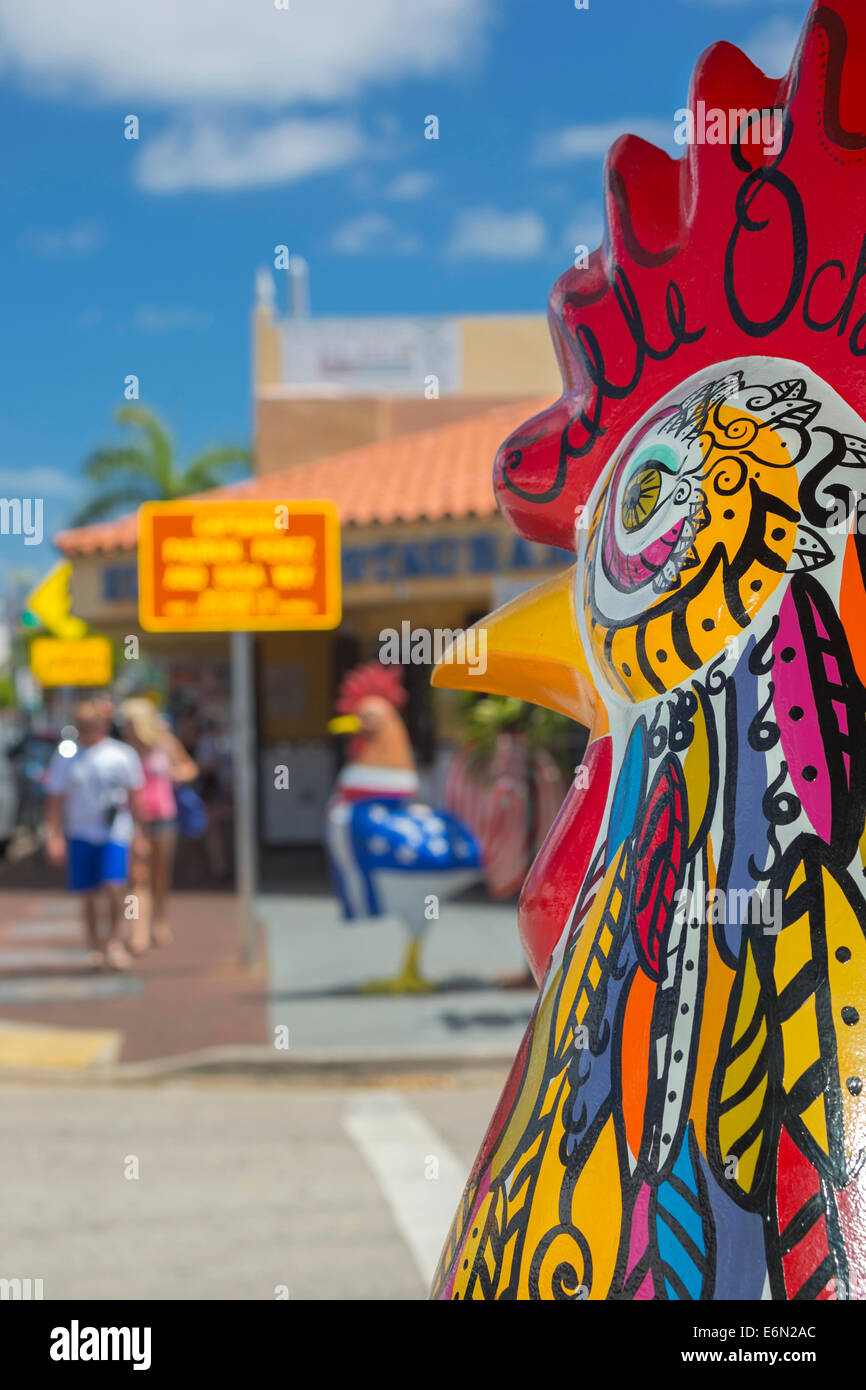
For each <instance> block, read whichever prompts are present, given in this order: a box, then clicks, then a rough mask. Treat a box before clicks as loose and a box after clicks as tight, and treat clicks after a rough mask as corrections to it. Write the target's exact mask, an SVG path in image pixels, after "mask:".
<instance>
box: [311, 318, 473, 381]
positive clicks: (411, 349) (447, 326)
mask: <svg viewBox="0 0 866 1390" xmlns="http://www.w3.org/2000/svg"><path fill="white" fill-rule="evenodd" d="M460 358H461V352H460V325H459V323H458V322H457V320H456V319H440V318H383V319H377V318H369V319H362V318H358V319H342V318H325V319H289V320H288V321H287V322H286V324H285V327H284V330H283V376H284V380H285V382H286V384H287V385H288V386H291V387H297V388H301V387H319V388H323V387H330V388H331V389H332V390H334V391H337V392H340V393H343V394H345V395H348V396H372V395H388V396H416V395H417V396H423V394H424V390H425V384H426V383H427V381H428V378H430V377H433V376H435V377H436V379H437V389H438V391H439V393H440V394H441V395H443V396H445V395H452V394H453V393H454V392H456V391H458V390H459V389H460V381H461V375H462V364H461V360H460Z"/></svg>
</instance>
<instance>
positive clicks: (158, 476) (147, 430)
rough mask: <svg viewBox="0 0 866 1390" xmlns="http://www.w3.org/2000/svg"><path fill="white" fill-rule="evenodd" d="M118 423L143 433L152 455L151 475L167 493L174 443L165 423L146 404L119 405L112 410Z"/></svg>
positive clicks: (173, 468) (172, 471) (172, 470)
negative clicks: (130, 426)
mask: <svg viewBox="0 0 866 1390" xmlns="http://www.w3.org/2000/svg"><path fill="white" fill-rule="evenodd" d="M114 418H115V420H116V421H117V423H118V424H119V425H132V426H133V427H135V428H136V429H139V430H141V431H142V433H143V434H144V436H145V438H146V439H147V442H148V444H149V446H150V453H151V456H152V471H151V476H152V477H153V478H154V479H155V481H157V482H158V483H160V485H161V486H162V487H163V488H164V489H165V491H166V493H168V491H169V488H170V486H171V481H172V478H173V476H174V471H175V466H174V445H173V444H172V440H171V435H170V434H169V432H168V430H167V429H166V427H165V425H164V424H163V423H162V421H161V420H160V419H159V417H158V416H157V415H155V414H154V412H153V411H152V410H149V409H148V407H147V406H146V405H121V406H118V408H117V410H116V411H115V412H114Z"/></svg>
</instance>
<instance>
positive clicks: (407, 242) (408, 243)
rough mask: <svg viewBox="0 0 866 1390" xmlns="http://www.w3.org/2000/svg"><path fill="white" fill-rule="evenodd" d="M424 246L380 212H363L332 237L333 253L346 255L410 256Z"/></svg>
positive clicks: (339, 228) (345, 223)
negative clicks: (405, 233)
mask: <svg viewBox="0 0 866 1390" xmlns="http://www.w3.org/2000/svg"><path fill="white" fill-rule="evenodd" d="M420 245H421V243H420V242H419V240H418V238H417V237H412V236H406V235H404V234H403V233H402V232H401V231H400V230H399V228H398V227H397V225H396V223H395V222H394V221H392V219H391V218H390V217H386V216H385V214H384V213H381V212H368V213H363V214H362V215H361V216H360V217H353V218H352V219H351V220H350V221H348V222H344V223H343V225H342V227H338V228H337V230H336V231H335V232H334V235H333V236H332V237H331V249H332V251H337V252H339V254H340V255H343V256H363V255H366V254H367V253H368V252H369V253H371V254H373V255H376V254H377V253H378V254H379V255H388V256H393V255H409V254H410V253H411V252H412V251H417V250H419V248H420Z"/></svg>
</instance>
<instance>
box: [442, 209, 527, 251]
mask: <svg viewBox="0 0 866 1390" xmlns="http://www.w3.org/2000/svg"><path fill="white" fill-rule="evenodd" d="M546 240H547V232H546V230H545V226H544V223H543V222H542V220H541V218H540V217H539V216H538V214H537V213H534V212H529V211H526V212H502V211H500V209H498V208H493V207H479V208H467V209H466V210H465V211H464V212H462V213H461V214H460V216H459V217H458V218H457V223H456V226H455V228H454V234H453V236H452V238H451V243H450V245H449V248H448V250H449V254H450V255H452V256H466V257H475V258H477V259H484V260H503V261H505V260H508V261H522V260H528V259H529V258H530V257H532V256H537V255H538V254H539V253H540V252H541V251H542V250H543V249H544V245H545V242H546Z"/></svg>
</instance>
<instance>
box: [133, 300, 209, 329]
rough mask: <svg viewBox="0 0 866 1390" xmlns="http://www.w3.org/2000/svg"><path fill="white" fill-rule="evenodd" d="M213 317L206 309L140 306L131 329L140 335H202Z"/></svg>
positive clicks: (154, 305)
mask: <svg viewBox="0 0 866 1390" xmlns="http://www.w3.org/2000/svg"><path fill="white" fill-rule="evenodd" d="M213 321H214V316H213V314H212V313H210V312H209V311H208V310H206V309H185V308H182V307H176V308H171V307H169V308H160V307H159V306H158V305H156V304H142V305H141V306H140V307H139V308H138V309H136V311H135V317H134V318H133V321H132V326H133V328H137V329H138V330H139V331H140V332H142V333H177V332H182V333H187V332H193V333H202V332H204V330H205V329H206V328H210V326H211V324H212V323H213Z"/></svg>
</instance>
